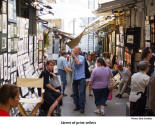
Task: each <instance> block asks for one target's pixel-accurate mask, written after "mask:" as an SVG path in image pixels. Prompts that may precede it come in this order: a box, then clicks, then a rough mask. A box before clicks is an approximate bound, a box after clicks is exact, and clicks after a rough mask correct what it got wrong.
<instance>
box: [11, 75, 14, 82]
mask: <svg viewBox="0 0 155 125" xmlns="http://www.w3.org/2000/svg"><path fill="white" fill-rule="evenodd" d="M13 77H14V74H13V73H11V84H13V82H14V78H13Z"/></svg>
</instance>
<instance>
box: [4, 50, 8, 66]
mask: <svg viewBox="0 0 155 125" xmlns="http://www.w3.org/2000/svg"><path fill="white" fill-rule="evenodd" d="M7 56H8V55H7V53H4V54H3V57H4V66H7V63H8V61H7V60H8V59H7V58H8V57H7Z"/></svg>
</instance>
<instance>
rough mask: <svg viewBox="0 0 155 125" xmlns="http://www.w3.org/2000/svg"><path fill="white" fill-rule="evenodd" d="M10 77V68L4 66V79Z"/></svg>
mask: <svg viewBox="0 0 155 125" xmlns="http://www.w3.org/2000/svg"><path fill="white" fill-rule="evenodd" d="M7 78H8V68H7V67H4V80H5V81H6V80H7Z"/></svg>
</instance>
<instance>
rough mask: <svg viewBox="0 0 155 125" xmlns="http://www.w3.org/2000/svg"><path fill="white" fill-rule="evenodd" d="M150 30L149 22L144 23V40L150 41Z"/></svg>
mask: <svg viewBox="0 0 155 125" xmlns="http://www.w3.org/2000/svg"><path fill="white" fill-rule="evenodd" d="M150 31H151V28H150V24H148V25H145V40H146V41H150V40H151V34H150Z"/></svg>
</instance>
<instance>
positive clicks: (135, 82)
mask: <svg viewBox="0 0 155 125" xmlns="http://www.w3.org/2000/svg"><path fill="white" fill-rule="evenodd" d="M149 80H150V77H149V76H148V75H147V74H146V73H143V72H137V73H135V74H133V75H132V77H131V91H132V92H143V93H144V91H145V88H146V86H147V85H148V83H149Z"/></svg>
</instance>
